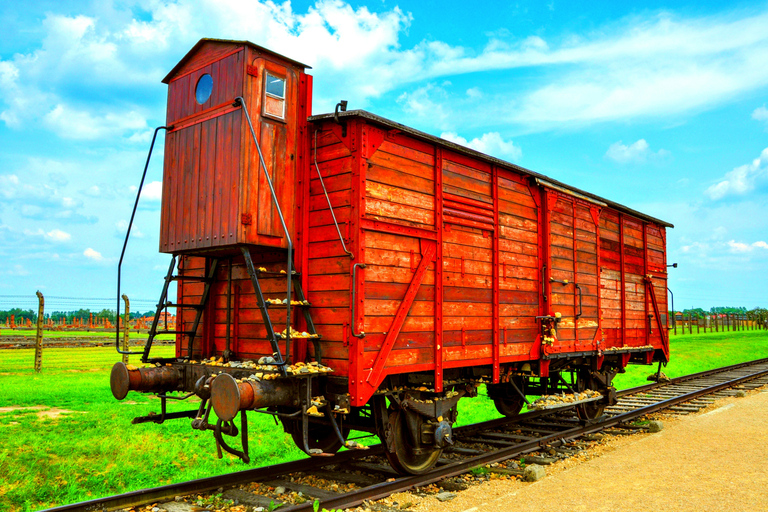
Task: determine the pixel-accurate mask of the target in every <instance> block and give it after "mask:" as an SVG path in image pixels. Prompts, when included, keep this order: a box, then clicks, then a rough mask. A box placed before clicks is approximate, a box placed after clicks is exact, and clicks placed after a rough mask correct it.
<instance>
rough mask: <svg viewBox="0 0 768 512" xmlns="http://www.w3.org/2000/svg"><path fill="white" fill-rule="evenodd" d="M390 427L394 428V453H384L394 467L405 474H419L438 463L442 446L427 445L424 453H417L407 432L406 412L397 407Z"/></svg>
mask: <svg viewBox="0 0 768 512" xmlns="http://www.w3.org/2000/svg"><path fill="white" fill-rule="evenodd" d="M389 428H391V429H392V442H393V443H394V445H395V451H394V453H390V451H389V450H385V451H384V453H385V454H386V456H387V459H388V460H389V463H390V464H391V465H392V467H393V468H394V469H395V470H396V471H397V472H398V473H402V474H405V475H418V474H421V473H425V472H427V471H429V469H431V468H432V466H434V465H435V463H437V459H439V458H440V454H442V453H443V450H442V448H432V447H430V446H426V447H423V448H422V453H415V447H414V446H413V444H412V442H411V440H410V438H409V436H408V432H407V428H408V427H407V425H406V421H405V413H404V412H402V410H400V409H397V410H395V411H392V412H390V414H389Z"/></svg>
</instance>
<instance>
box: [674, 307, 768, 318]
mask: <svg viewBox="0 0 768 512" xmlns="http://www.w3.org/2000/svg"><path fill="white" fill-rule="evenodd" d="M674 313H676V314H678V315H680V314H682V315H683V316H684V317H685V318H689V317H692V318H704V317H707V316H712V315H742V316H746V317H747V318H766V316H768V309H765V308H760V307H758V308H753V309H747V308H745V307H713V308H710V309H709V311H706V310H704V309H701V308H691V309H683V310H677V311H675V312H674ZM669 314H670V315H672V314H673V312H672V311H670V312H669Z"/></svg>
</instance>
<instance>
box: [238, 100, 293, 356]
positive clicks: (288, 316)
mask: <svg viewBox="0 0 768 512" xmlns="http://www.w3.org/2000/svg"><path fill="white" fill-rule="evenodd" d="M235 106H241V107H243V112H244V113H245V119H246V120H247V121H248V127H249V128H250V129H251V136H252V137H253V142H254V144H256V151H257V152H258V153H259V162H260V163H261V168H262V169H263V170H264V177H265V178H267V184H268V185H269V191H270V193H271V194H272V201H274V204H275V210H277V215H278V217H280V223H281V224H282V225H283V231H284V232H285V239H286V240H287V241H288V263H287V266H288V268H287V269H286V272H285V273H286V275H287V281H288V292H287V294H286V301H285V302H286V305H285V307H286V314H285V323H286V324H287V325H286V327H285V360H283V359H282V356H281V355H280V354H277V356H278V358H279V359H280V360H279V361H277V363H278V364H282V363H284V362H286V361H288V358H289V357H290V354H291V289H292V283H291V277H292V274H293V241H292V240H291V235H290V234H289V233H288V226H287V225H286V224H285V218H284V217H283V212H282V211H281V210H280V203H279V202H278V200H277V194H275V187H274V185H272V179H271V178H270V177H269V173H268V172H267V164H266V162H264V155H263V154H262V153H261V146H260V145H259V141H258V139H257V138H256V131H255V130H254V129H253V123H252V122H251V116H250V114H248V108H247V107H246V106H245V99H244V98H243V97H242V96H238V97H237V98H235Z"/></svg>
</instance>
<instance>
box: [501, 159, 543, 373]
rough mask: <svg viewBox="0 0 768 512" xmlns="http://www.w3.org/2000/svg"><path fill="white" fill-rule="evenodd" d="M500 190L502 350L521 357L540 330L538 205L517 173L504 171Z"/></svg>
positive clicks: (527, 352)
mask: <svg viewBox="0 0 768 512" xmlns="http://www.w3.org/2000/svg"><path fill="white" fill-rule="evenodd" d="M535 193H538V190H536V191H535ZM498 194H499V230H500V232H499V274H500V275H499V289H500V291H499V317H500V320H499V322H500V326H499V327H500V333H499V336H500V337H501V340H500V343H501V346H500V354H501V357H502V360H503V359H504V357H505V356H510V357H516V358H518V359H519V358H520V356H525V355H528V354H530V352H531V350H532V345H533V342H534V341H535V340H536V336H537V334H538V330H539V328H538V321H537V320H536V316H537V315H538V314H539V294H540V287H541V285H540V282H541V277H540V270H539V254H538V251H539V239H538V237H539V219H538V208H537V206H536V201H535V200H534V198H533V196H532V195H531V190H530V189H529V188H528V187H527V186H526V185H525V184H524V182H523V179H522V178H521V176H519V175H517V174H513V173H511V172H503V171H500V176H499V190H498Z"/></svg>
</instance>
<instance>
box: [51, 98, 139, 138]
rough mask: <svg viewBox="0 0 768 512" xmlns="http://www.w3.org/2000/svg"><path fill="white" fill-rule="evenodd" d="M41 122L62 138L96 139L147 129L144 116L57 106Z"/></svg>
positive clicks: (129, 112) (135, 113)
mask: <svg viewBox="0 0 768 512" xmlns="http://www.w3.org/2000/svg"><path fill="white" fill-rule="evenodd" d="M43 122H44V123H45V125H46V126H47V127H48V128H49V129H50V130H51V131H52V132H54V133H55V134H56V135H58V136H59V137H61V138H62V139H79V140H97V139H104V138H108V137H115V136H118V135H120V134H122V133H132V132H140V133H143V132H144V131H145V130H146V129H147V121H146V119H145V118H144V116H142V115H140V114H138V113H137V112H134V111H128V112H104V113H95V112H89V111H88V110H80V109H76V108H73V107H71V106H69V105H61V104H59V105H56V106H55V107H54V108H53V109H52V110H51V111H50V112H48V113H47V114H45V116H44V117H43Z"/></svg>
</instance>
